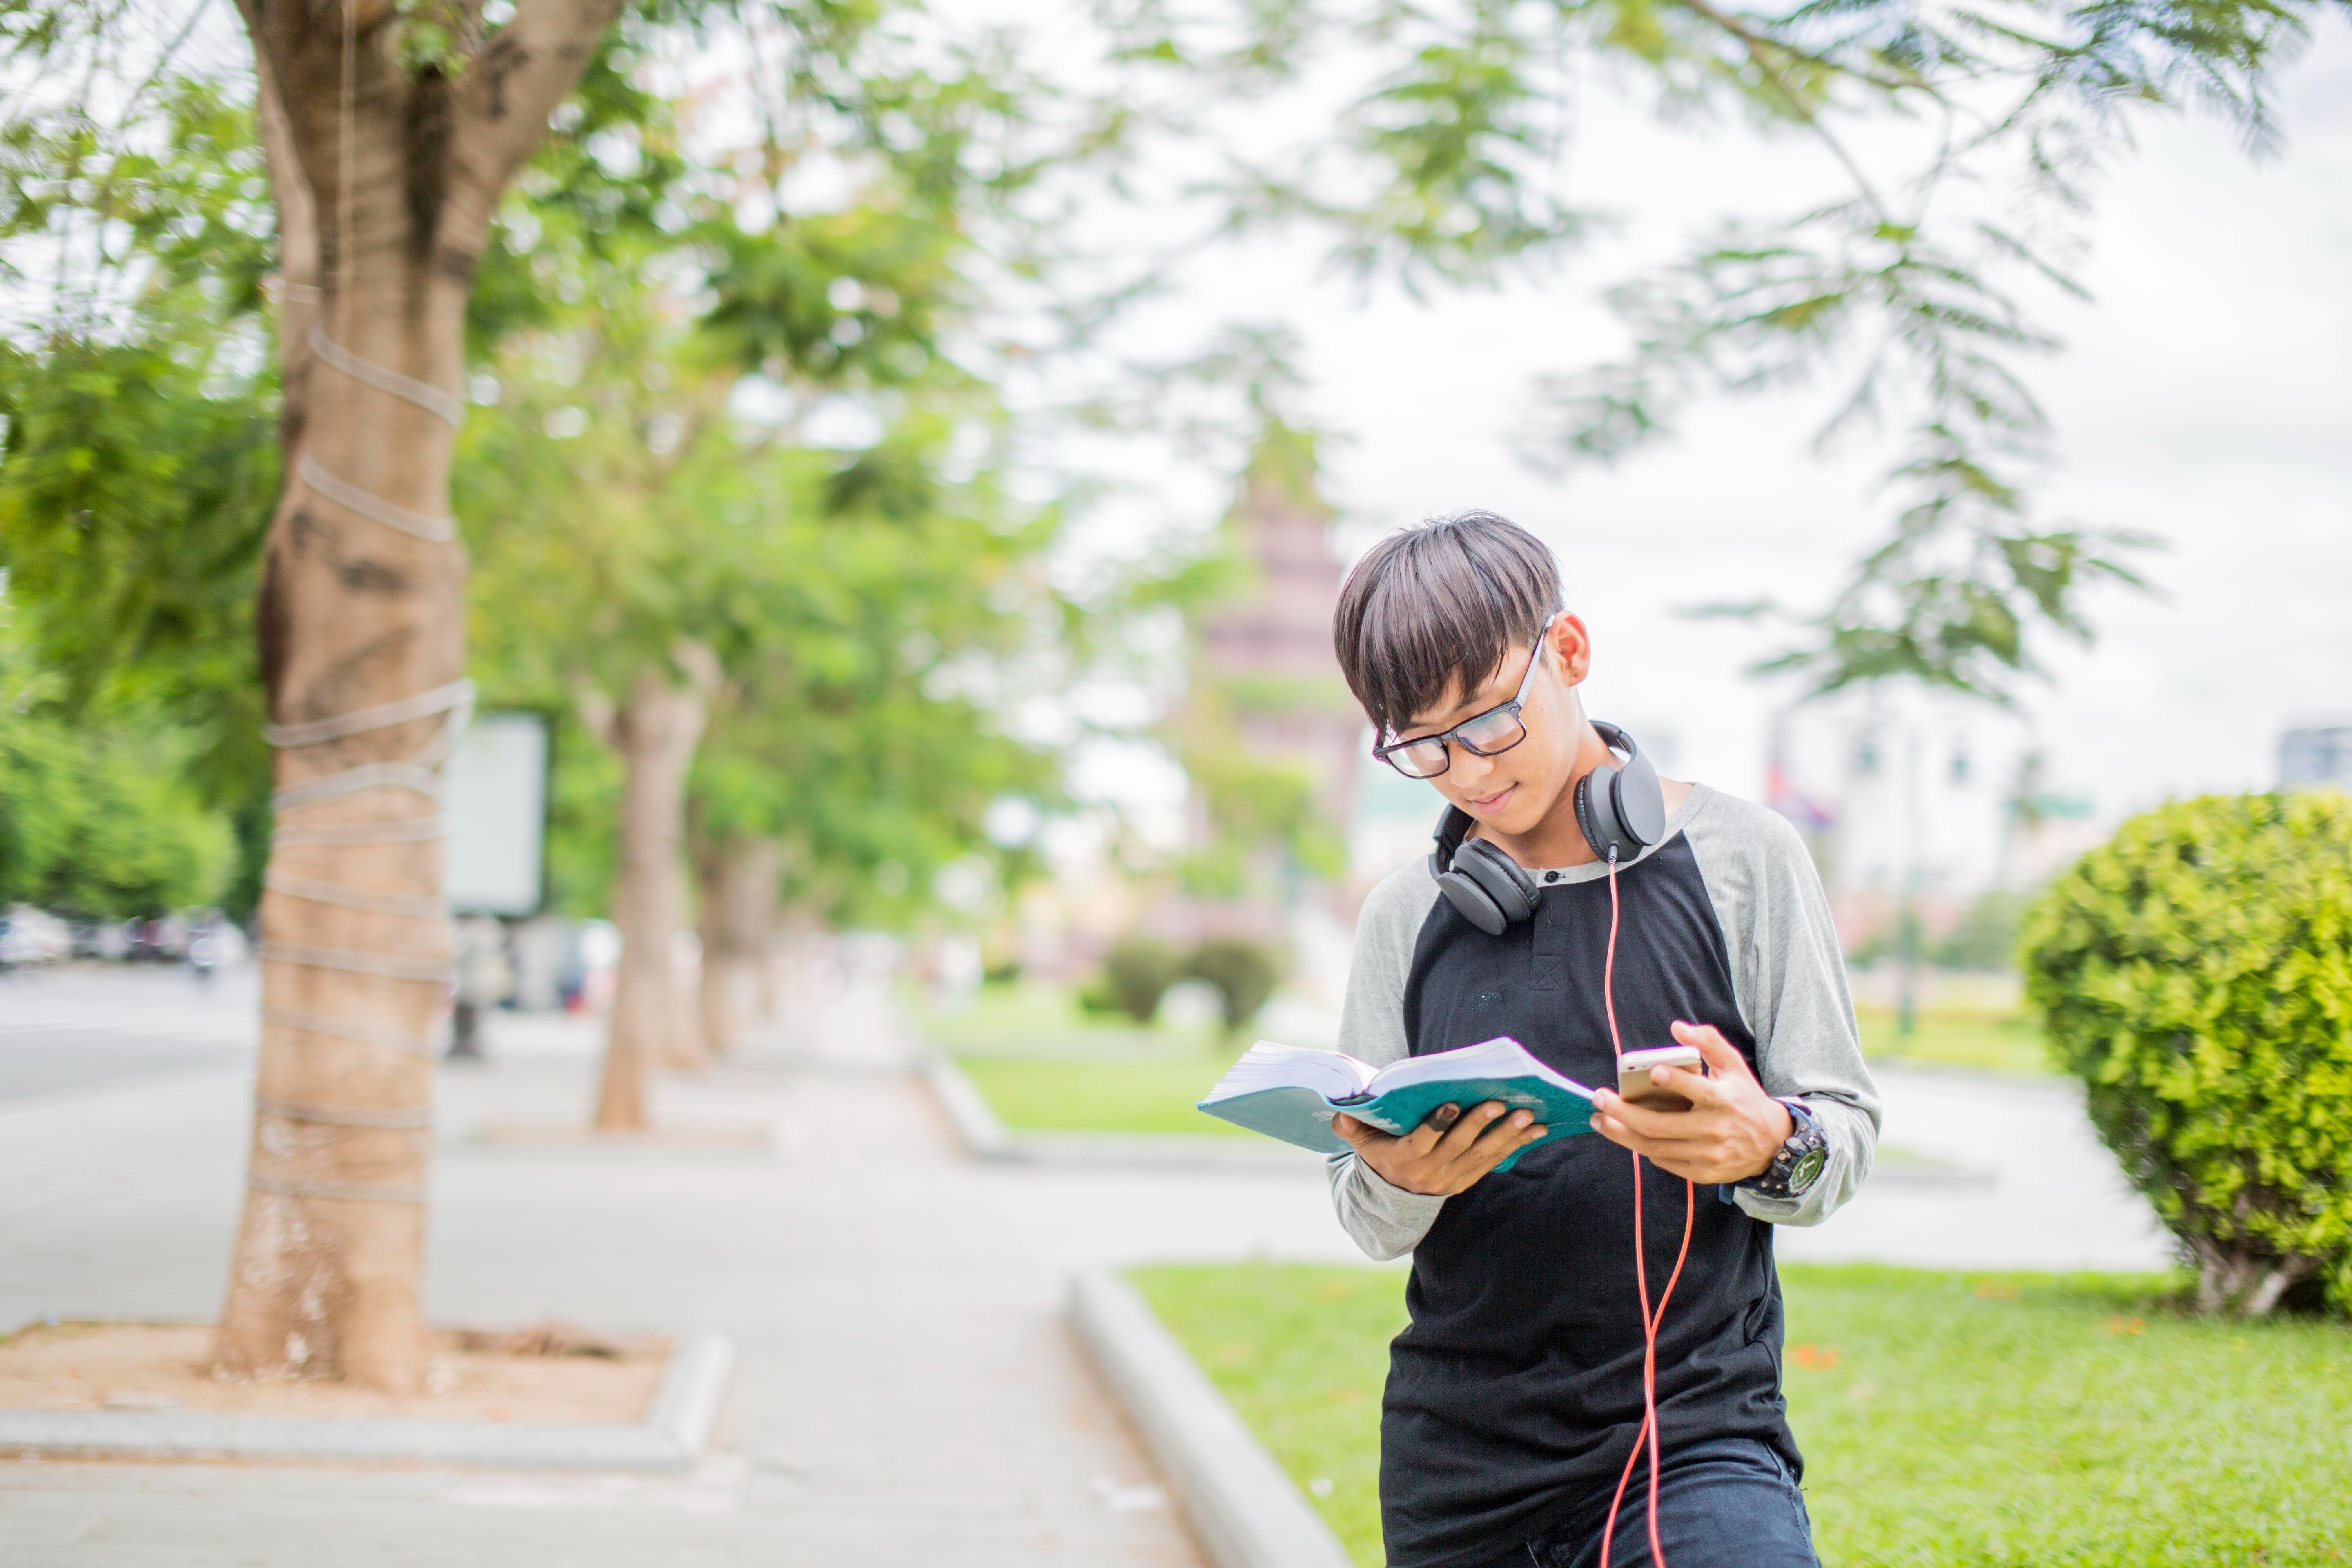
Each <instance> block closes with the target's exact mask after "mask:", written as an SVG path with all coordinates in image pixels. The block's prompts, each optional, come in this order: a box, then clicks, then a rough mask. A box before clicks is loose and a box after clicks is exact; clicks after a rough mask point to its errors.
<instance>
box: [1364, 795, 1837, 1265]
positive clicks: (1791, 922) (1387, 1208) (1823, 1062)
mask: <svg viewBox="0 0 2352 1568" xmlns="http://www.w3.org/2000/svg"><path fill="white" fill-rule="evenodd" d="M1668 826H1669V827H1670V828H1672V829H1674V830H1677V831H1680V832H1682V833H1684V834H1685V835H1686V836H1687V837H1688V838H1689V841H1690V847H1691V851H1692V854H1693V855H1694V856H1695V857H1696V858H1697V861H1698V865H1699V873H1700V875H1701V876H1702V877H1703V878H1704V879H1706V889H1707V894H1708V899H1709V901H1710V902H1711V903H1712V904H1713V905H1714V906H1715V912H1716V920H1717V924H1718V925H1720V926H1721V927H1722V930H1723V936H1724V942H1725V944H1726V946H1727V948H1728V950H1729V954H1730V959H1731V973H1732V988H1733V992H1734V994H1735V995H1736V997H1737V999H1738V1005H1739V1012H1740V1016H1741V1019H1742V1021H1744V1022H1745V1023H1746V1024H1747V1026H1748V1031H1749V1032H1750V1033H1751V1034H1753V1035H1754V1036H1755V1037H1756V1058H1757V1063H1758V1067H1759V1078H1760V1079H1762V1082H1763V1085H1764V1089H1765V1092H1766V1093H1768V1094H1770V1095H1773V1096H1775V1097H1779V1098H1801V1099H1802V1100H1804V1102H1805V1105H1806V1108H1807V1109H1808V1110H1811V1111H1812V1113H1813V1115H1814V1118H1815V1120H1816V1121H1819V1122H1820V1123H1821V1127H1822V1136H1823V1137H1824V1139H1825V1140H1826V1141H1827V1142H1828V1145H1829V1163H1828V1166H1827V1167H1826V1168H1825V1169H1824V1170H1823V1171H1822V1175H1821V1178H1820V1179H1819V1180H1818V1181H1816V1182H1815V1183H1814V1184H1813V1185H1812V1186H1811V1188H1810V1189H1808V1190H1807V1191H1806V1193H1805V1194H1804V1195H1803V1196H1802V1197H1801V1198H1783V1199H1773V1198H1766V1197H1762V1196H1760V1195H1759V1194H1755V1193H1753V1192H1749V1191H1748V1190H1746V1189H1745V1188H1735V1189H1734V1191H1733V1198H1734V1201H1735V1202H1737V1203H1738V1205H1739V1206H1740V1207H1741V1208H1742V1209H1744V1210H1745V1211H1747V1212H1748V1214H1750V1215H1754V1216H1755V1217H1756V1218H1758V1219H1762V1220H1769V1221H1772V1222H1774V1223H1776V1224H1780V1225H1818V1224H1820V1223H1821V1222H1822V1220H1823V1219H1826V1218H1827V1217H1829V1215H1830V1214H1831V1213H1832V1212H1833V1211H1834V1210H1835V1209H1836V1208H1837V1207H1838V1206H1839V1205H1842V1204H1843V1203H1844V1202H1845V1201H1846V1200H1847V1199H1848V1198H1850V1197H1852V1196H1853V1194H1854V1192H1855V1191H1856V1190H1857V1189H1858V1188H1860V1186H1861V1185H1862V1182H1863V1179H1864V1177H1865V1176H1867V1175H1868V1174H1869V1173H1870V1163H1871V1157H1872V1155H1873V1153H1874V1152H1875V1150H1876V1148H1877V1142H1878V1114H1879V1113H1878V1093H1877V1089H1875V1087H1874V1086H1873V1084H1872V1083H1871V1080H1870V1072H1869V1069H1868V1068H1865V1067H1864V1065H1863V1060H1862V1047H1861V1041H1860V1037H1859V1036H1858V1034H1857V1033H1856V1031H1855V1027H1854V1019H1853V999H1852V998H1851V996H1850V995H1849V994H1848V993H1847V990H1846V981H1845V963H1844V961H1843V957H1842V956H1841V954H1840V952H1839V947H1838V940H1837V928H1836V926H1835V924H1834V923H1833V922H1832V921H1831V919H1830V911H1829V900H1828V899H1827V898H1826V897H1825V896H1824V895H1823V894H1822V885H1821V879H1820V878H1819V877H1818V876H1817V875H1816V874H1815V873H1814V870H1813V864H1812V860H1811V857H1810V856H1808V855H1807V854H1806V853H1805V847H1804V842H1803V840H1801V839H1800V838H1799V837H1797V831H1796V829H1795V828H1793V827H1791V826H1790V825H1789V824H1788V823H1787V822H1785V821H1783V820H1782V819H1781V818H1780V816H1776V815H1774V814H1773V813H1771V812H1769V811H1767V810H1765V809H1764V808H1763V807H1762V806H1759V805H1751V804H1750V803H1748V802H1747V801H1743V800H1738V799H1735V798H1733V797H1732V796H1729V795H1721V794H1718V793H1717V792H1716V791H1714V790H1711V789H1709V788H1707V787H1706V785H1704V784H1701V785H1698V786H1696V787H1695V788H1694V789H1693V790H1692V791H1691V795H1690V798H1689V799H1688V800H1686V801H1685V802H1684V803H1683V805H1681V807H1679V808H1678V809H1677V810H1676V811H1675V814H1674V817H1673V819H1672V820H1671V821H1670V822H1669V824H1668ZM1574 869H1575V870H1576V871H1577V872H1586V871H1589V870H1590V868H1574ZM1437 897H1438V892H1437V885H1436V883H1435V882H1434V881H1433V880H1432V879H1431V878H1430V875H1429V868H1428V866H1427V865H1426V863H1425V862H1423V861H1419V860H1416V861H1414V862H1413V863H1412V865H1409V866H1406V867H1403V868H1401V869H1399V870H1397V871H1395V872H1392V873H1391V875H1390V876H1388V877H1387V878H1386V879H1383V880H1382V881H1381V883H1380V884H1379V885H1378V886H1377V887H1375V888H1374V889H1372V891H1371V893H1370V896H1368V897H1367V898H1366V899H1365V900H1364V907H1363V910H1362V913H1361V914H1360V916H1359V918H1358V921H1357V925H1356V946H1355V954H1354V958H1353V961H1352V963H1350V965H1349V972H1348V993H1347V999H1346V1001H1345V1003H1344V1004H1343V1005H1342V1007H1341V1010H1340V1016H1339V1048H1340V1049H1341V1050H1343V1051H1345V1052H1347V1053H1348V1054H1349V1056H1351V1057H1355V1058H1358V1059H1359V1060H1361V1061H1366V1062H1370V1064H1371V1065H1373V1066H1374V1067H1385V1066H1386V1065H1388V1064H1389V1063H1390V1062H1392V1061H1396V1060H1398V1059H1400V1058H1402V1057H1403V1056H1405V1055H1406V1054H1407V1047H1406V1041H1405V1037H1404V986H1405V978H1406V975H1407V974H1408V973H1409V972H1410V971H1411V969H1412V953H1413V944H1414V943H1415V942H1416V941H1417V940H1418V939H1419V937H1420V933H1421V927H1422V923H1423V921H1425V920H1427V918H1428V916H1429V910H1430V907H1431V905H1432V903H1433V901H1434V900H1436V898H1437ZM1707 1021H1708V1020H1706V1019H1698V1020H1695V1022H1700V1023H1705V1022H1707ZM1329 1174H1330V1181H1331V1202H1332V1206H1333V1208H1334V1209H1335V1210H1336V1211H1337V1213H1338V1215H1339V1224H1340V1225H1341V1226H1342V1227H1343V1228H1345V1229H1346V1231H1347V1232H1348V1234H1349V1236H1350V1237H1353V1238H1354V1239H1355V1242H1356V1245H1357V1246H1359V1247H1362V1248H1363V1249H1364V1251H1365V1253H1366V1254H1368V1255H1369V1256H1370V1257H1372V1258H1381V1259H1387V1258H1401V1257H1402V1256H1403V1255H1404V1254H1406V1253H1408V1252H1410V1251H1412V1249H1413V1247H1416V1246H1418V1245H1419V1244H1420V1241H1421V1238H1422V1237H1423V1236H1425V1235H1427V1234H1428V1232H1429V1227H1430V1226H1431V1225H1433V1223H1435V1221H1436V1219H1437V1211H1438V1210H1439V1209H1440V1208H1442V1207H1443V1206H1444V1203H1445V1200H1444V1198H1437V1197H1427V1196H1423V1194H1418V1193H1408V1192H1406V1191H1405V1190H1404V1189H1402V1187H1397V1186H1392V1185H1391V1184H1389V1183H1388V1182H1386V1181H1384V1180H1383V1179H1382V1178H1381V1176H1380V1174H1379V1173H1377V1172H1375V1171H1373V1170H1372V1169H1371V1168H1370V1167H1369V1166H1367V1165H1366V1164H1364V1163H1363V1162H1362V1161H1361V1160H1360V1159H1358V1158H1357V1157H1356V1156H1355V1155H1354V1154H1353V1153H1347V1154H1335V1155H1333V1156H1332V1157H1331V1159H1330V1162H1329Z"/></svg>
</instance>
